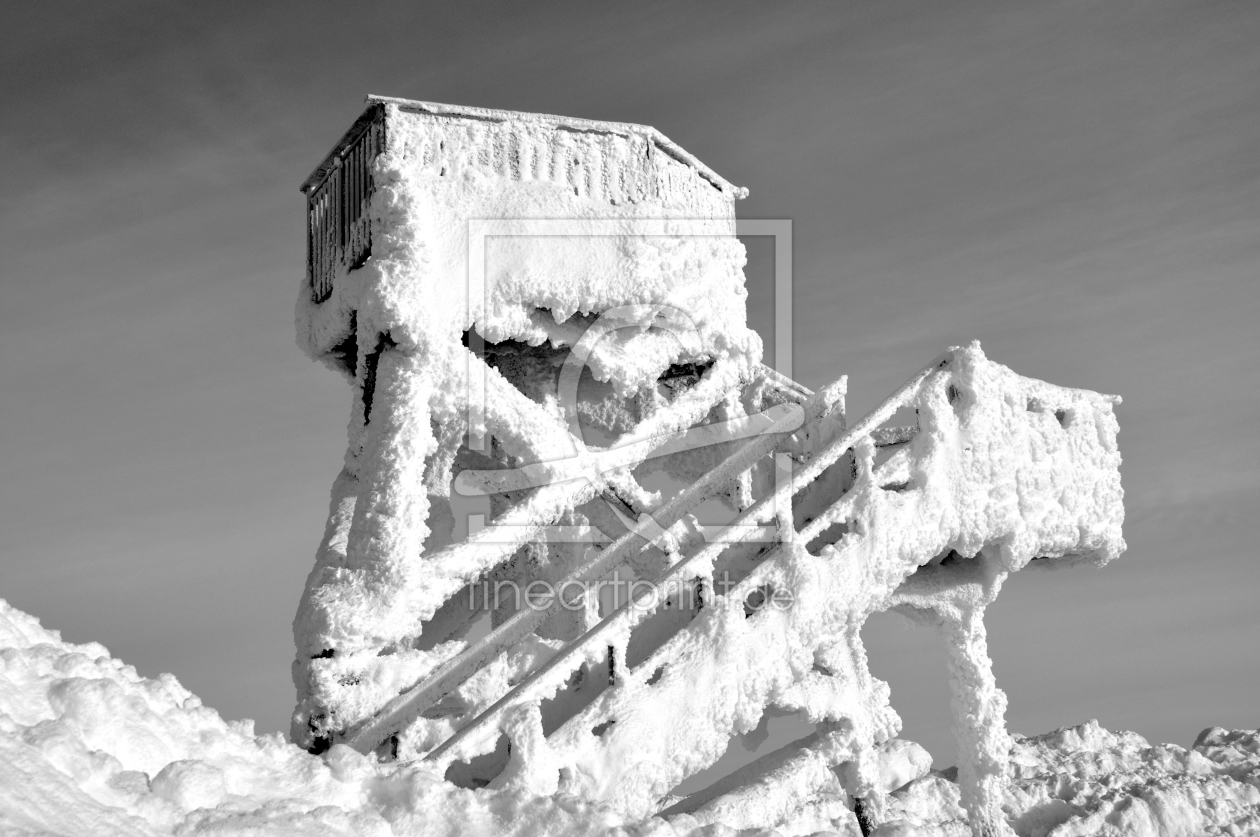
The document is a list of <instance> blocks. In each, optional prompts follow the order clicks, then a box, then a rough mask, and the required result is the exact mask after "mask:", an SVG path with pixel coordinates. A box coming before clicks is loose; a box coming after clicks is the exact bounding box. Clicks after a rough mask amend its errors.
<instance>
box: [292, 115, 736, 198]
mask: <svg viewBox="0 0 1260 837" xmlns="http://www.w3.org/2000/svg"><path fill="white" fill-rule="evenodd" d="M367 102H368V106H367V108H366V109H365V110H364V111H363V113H362V114H360V115H359V118H358V119H356V120H355V122H354V124H353V125H352V126H351V127H350V130H348V131H346V133H345V134H344V135H343V136H342V138H341V140H340V141H339V142H338V143H337V145H336V146H335V147H334V148H333V150H332V151H330V152H329V153H328V156H327V157H325V158H324V160H323V161H322V162H321V163H320V164H319V165H318V166H316V168H315V170H314V171H313V172H311V175H310V176H309V177H308V178H306V180H305V181H303V183H302V191H303V192H308V191H310V189H311V188H313V187H314V186H316V185H318V184H319V183H321V182H323V180H324V179H325V178H326V177H327V176H328V173H329V171H331V170H332V168H333V166H334V160H336V159H337V157H338V155H340V153H341V152H342V151H343V150H344V149H345V148H347V147H348V146H350V145H351V144H352V143H353V142H354V141H355V140H356V139H358V137H359V135H360V134H361V133H363V131H364V130H365V129H366V128H367V126H368V125H369V124H371V123H372V122H373V121H375V120H376V119H377V118H378V116H379V113H380V110H381V108H382V107H383V106H384V105H395V106H397V107H398V109H399V110H402V111H406V112H411V113H425V114H429V115H432V116H448V117H456V118H462V119H478V120H482V121H486V122H526V123H532V124H535V125H543V126H547V127H551V128H554V129H556V130H559V131H573V132H576V133H592V134H612V135H616V136H634V135H637V136H641V137H644V138H645V139H647V140H648V141H650V142H652V143H653V144H654V145H655V146H656V147H657V148H659V149H660V150H661V151H662V152H664V153H666V154H668V155H669V156H671V157H673V158H674V159H676V160H678V161H679V162H680V163H683V164H684V165H686V166H688V167H690V168H692V169H694V170H695V172H696V173H697V174H699V175H700V176H701V177H703V178H704V179H705V180H707V181H709V182H710V183H712V184H713V186H714V187H715V188H717V189H718V190H719V191H721V192H723V193H724V194H726V195H729V196H730V197H731V199H733V200H741V199H743V198H745V197H747V196H748V190H747V189H746V188H744V187H742V186H735V185H734V184H732V183H731V182H730V181H728V180H727V179H726V178H724V177H722V176H721V175H719V174H718V173H717V172H715V171H713V169H711V168H709V167H708V166H706V165H705V164H704V163H702V162H700V160H699V159H697V158H696V156H695V155H694V154H692V153H691V152H689V151H687V150H686V149H685V148H683V147H682V146H681V145H679V144H678V143H676V142H674V141H673V140H671V139H670V138H669V137H667V136H665V135H664V134H662V133H661V132H660V131H658V130H657V129H656V128H653V127H652V126H650V125H636V124H634V123H632V122H605V121H602V120H595V119H580V118H577V117H573V116H554V115H552V114H546V113H527V112H525V111H515V110H500V109H493V108H478V107H469V106H467V105H445V104H441V103H439V102H424V101H419V100H416V99H399V98H395V97H392V96H375V95H369V96H368V97H367Z"/></svg>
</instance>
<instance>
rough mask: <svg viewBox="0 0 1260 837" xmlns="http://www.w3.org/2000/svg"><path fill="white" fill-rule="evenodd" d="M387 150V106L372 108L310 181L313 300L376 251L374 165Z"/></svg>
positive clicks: (309, 246) (305, 187) (308, 246)
mask: <svg viewBox="0 0 1260 837" xmlns="http://www.w3.org/2000/svg"><path fill="white" fill-rule="evenodd" d="M384 148H385V120H384V108H382V107H380V106H377V107H373V108H369V109H368V110H367V111H366V112H365V113H364V114H363V116H361V117H360V118H359V120H358V121H357V122H356V123H355V124H354V126H353V127H352V128H351V129H350V130H349V131H348V132H347V133H346V135H345V137H343V138H342V141H341V142H340V143H338V145H337V147H336V148H335V149H334V150H333V152H332V153H331V154H329V155H328V157H327V158H326V159H325V160H324V162H323V163H322V164H321V165H320V167H319V168H318V169H316V170H315V173H314V174H312V175H311V176H310V178H308V179H307V181H306V183H305V185H303V187H302V191H304V192H305V193H306V278H307V281H308V282H309V283H310V287H311V298H312V299H313V300H314V301H315V302H323V301H324V300H326V299H327V298H328V296H329V295H330V294H331V293H332V285H333V278H334V277H335V276H336V275H337V271H338V269H339V268H344V269H346V270H353V269H354V268H356V267H358V266H360V265H361V264H363V262H364V261H366V260H367V257H368V256H369V255H371V252H372V223H371V218H370V217H369V216H368V214H367V205H368V201H369V199H370V198H371V196H372V190H373V182H372V164H373V162H374V161H375V160H376V155H377V154H379V153H380V152H381V151H383V150H384Z"/></svg>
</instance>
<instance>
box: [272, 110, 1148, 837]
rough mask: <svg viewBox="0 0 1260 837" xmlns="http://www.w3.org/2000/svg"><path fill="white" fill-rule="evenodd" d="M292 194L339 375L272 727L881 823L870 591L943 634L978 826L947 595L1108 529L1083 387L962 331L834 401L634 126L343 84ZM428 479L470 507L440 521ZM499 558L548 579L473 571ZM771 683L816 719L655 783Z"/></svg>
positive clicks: (491, 766)
mask: <svg viewBox="0 0 1260 837" xmlns="http://www.w3.org/2000/svg"><path fill="white" fill-rule="evenodd" d="M305 189H306V192H307V195H308V202H309V213H308V217H309V218H310V242H309V243H310V254H311V255H310V259H309V262H308V271H307V277H306V281H305V282H304V284H303V288H302V293H301V296H300V298H299V302H298V331H299V340H300V342H301V344H302V345H303V347H304V348H305V349H306V350H307V351H308V353H310V354H311V355H312V356H314V357H316V358H319V359H321V360H324V361H326V362H328V363H329V364H330V365H332V366H334V367H336V368H338V369H341V370H342V371H344V372H345V373H346V374H347V376H348V377H350V378H351V379H352V381H353V393H354V394H353V399H352V418H351V422H350V434H349V436H350V438H349V445H348V450H347V455H346V465H345V469H344V470H343V472H342V474H341V475H340V476H339V477H338V478H337V480H336V482H335V483H334V488H333V500H332V508H331V511H330V515H329V521H328V526H327V529H326V532H325V536H324V540H323V543H322V545H321V547H320V552H319V555H318V558H317V562H316V566H315V569H314V570H313V571H312V574H311V576H310V579H309V581H308V583H307V587H306V591H305V593H304V595H303V598H302V603H301V606H300V609H299V613H298V617H297V619H296V621H295V635H296V639H297V652H298V654H297V660H296V661H295V664H294V676H295V682H296V683H297V687H298V692H299V704H298V708H297V711H296V713H295V720H294V730H293V732H294V738H295V740H297V741H298V742H299V743H300V744H302V745H303V746H306V747H309V748H311V749H313V750H316V751H319V750H322V749H325V748H327V747H329V746H332V745H334V744H336V743H348V744H350V745H351V746H353V747H355V748H356V749H358V750H360V751H361V752H365V753H366V752H376V753H377V754H378V755H380V756H381V757H383V758H396V759H399V760H402V761H415V760H423V764H425V765H427V766H428V768H426V769H434V770H438V771H439V772H441V774H442V775H445V776H446V777H447V778H448V779H450V780H451V781H453V782H456V783H458V784H461V785H463V786H465V787H480V786H484V785H487V784H488V785H489V786H490V787H491V788H494V789H501V790H508V791H514V792H519V793H525V794H533V795H538V796H551V795H554V794H561V795H565V796H575V797H578V798H581V799H585V800H587V801H589V802H591V803H593V804H594V803H598V804H601V805H607V806H611V808H612V809H614V810H616V811H619V812H621V813H622V815H624V816H627V817H630V818H635V819H639V818H645V817H650V816H652V815H653V814H657V813H659V814H661V815H662V816H667V817H673V818H677V819H678V821H679V822H682V821H684V818H685V821H686V822H688V823H692V824H695V825H700V824H703V823H707V822H708V823H718V822H721V823H724V824H725V825H728V826H733V827H750V826H758V827H768V826H781V827H783V828H785V829H787V830H788V831H800V832H802V833H808V831H809V830H817V829H820V828H842V827H843V828H849V827H850V826H852V827H853V828H857V827H859V824H860V826H861V828H862V829H863V830H869V829H870V828H873V827H875V826H878V825H880V824H881V823H884V824H887V825H888V827H890V828H891V827H892V823H893V821H894V820H897V819H898V818H899V817H898V816H897V812H898V811H899V810H900V809H899V808H898V805H903V807H904V804H903V803H901V802H898V801H897V800H896V799H895V798H893V797H890V796H889V793H890V792H891V791H894V790H897V789H898V788H902V787H903V786H906V785H907V782H910V783H911V784H913V782H914V781H919V782H922V781H924V779H925V775H926V772H927V768H928V766H929V765H930V760H927V761H925V759H924V754H923V753H922V751H921V750H916V749H915V748H914V746H913V745H909V744H908V743H906V742H899V741H898V740H897V739H896V735H897V732H898V731H899V729H900V720H899V719H898V717H897V715H896V713H895V712H894V711H893V709H892V706H891V704H890V701H889V697H890V696H889V693H888V688H887V686H886V684H884V683H882V682H880V681H878V680H876V679H875V678H874V677H872V676H871V674H870V672H869V670H868V668H867V664H866V656H865V651H864V649H863V647H862V642H861V636H860V631H861V627H862V625H863V623H864V622H865V620H866V619H867V618H868V617H869V616H870V615H871V614H872V613H875V612H878V611H883V610H888V609H896V610H898V611H899V612H901V613H904V614H906V615H908V616H910V617H911V618H913V619H916V620H919V621H921V622H924V623H927V624H931V625H933V626H935V627H936V628H937V629H938V630H940V631H942V632H943V633H944V634H945V635H946V637H947V639H948V642H947V646H948V647H949V649H950V655H951V657H950V660H949V666H950V676H951V683H952V685H953V692H954V695H953V699H954V711H955V718H956V721H955V729H956V732H957V736H958V740H959V744H960V753H961V756H962V763H961V764H960V766H959V775H958V782H959V785H958V787H959V788H960V795H959V796H958V797H957V798H958V800H960V803H961V805H962V806H963V807H964V808H965V809H966V811H967V815H968V817H969V821H970V824H971V825H970V827H971V829H972V830H973V831H974V832H975V833H977V834H1000V833H1007V832H1009V829H1010V823H1009V822H1008V816H1007V813H1008V812H1004V806H1007V808H1008V809H1009V805H1007V802H1006V800H1007V795H1008V794H1009V793H1010V788H1011V786H1010V780H1011V776H1012V773H1011V771H1010V767H1009V763H1008V755H1009V753H1010V752H1011V746H1012V742H1011V739H1010V737H1009V736H1008V735H1007V733H1006V731H1005V727H1004V723H1003V713H1004V709H1005V697H1004V696H1003V694H1002V692H1001V691H1000V689H998V687H997V685H996V683H995V682H994V678H993V674H992V671H991V669H990V665H989V659H988V654H987V651H986V647H985V630H984V623H983V614H984V609H985V607H986V606H987V605H988V604H989V603H990V602H991V601H992V600H993V599H994V597H995V596H996V595H997V594H998V591H999V590H1000V588H1001V585H1002V582H1003V580H1004V579H1005V578H1006V576H1007V575H1008V574H1009V573H1011V572H1014V571H1017V570H1020V569H1022V568H1023V567H1025V566H1026V565H1028V564H1029V563H1030V562H1033V561H1042V560H1044V561H1048V562H1062V561H1076V562H1090V563H1095V564H1101V563H1105V562H1106V561H1108V560H1110V559H1111V558H1113V557H1115V556H1116V555H1118V554H1119V553H1120V552H1121V551H1122V550H1123V548H1124V542H1123V539H1122V537H1121V531H1120V526H1121V521H1122V518H1123V505H1122V491H1121V488H1120V477H1119V463H1120V455H1119V452H1118V449H1117V447H1116V433H1117V425H1116V420H1115V417H1114V413H1113V408H1114V405H1115V404H1116V403H1118V400H1119V399H1118V398H1115V397H1111V396H1102V395H1097V394H1095V393H1091V392H1086V391H1082V390H1072V389H1065V388H1062V387H1056V386H1053V385H1050V384H1046V383H1043V382H1040V381H1034V380H1030V379H1027V378H1022V377H1020V376H1018V375H1016V374H1015V373H1013V372H1011V371H1010V370H1008V369H1006V368H1005V367H1002V366H1000V365H998V364H996V363H994V362H992V361H990V360H988V359H987V358H986V357H985V355H984V353H983V352H982V351H981V349H980V347H979V345H978V344H973V345H971V346H968V347H960V348H954V349H950V350H949V351H948V352H946V353H945V354H944V355H942V356H941V357H940V358H938V359H936V360H934V361H933V362H932V363H931V364H929V365H928V366H927V367H925V368H924V369H923V370H922V371H921V372H919V373H918V374H917V375H915V376H914V377H912V378H911V379H910V380H909V381H908V382H907V383H906V384H905V385H904V386H903V387H902V388H900V389H899V390H898V391H897V392H896V393H894V395H893V396H891V397H890V398H889V399H888V400H887V401H885V402H884V403H883V404H881V405H880V406H879V407H878V408H877V409H876V410H874V411H873V412H872V413H871V414H869V415H867V416H866V417H864V418H862V419H860V420H859V421H856V422H852V423H850V421H849V419H848V418H847V417H846V415H845V410H844V379H843V378H842V379H840V380H839V381H837V382H836V383H834V384H832V385H830V386H828V387H825V388H823V389H822V390H820V391H819V392H816V393H815V392H811V391H809V390H808V389H806V388H804V387H802V386H800V385H798V384H796V383H794V382H792V381H791V380H788V379H786V378H784V377H783V376H781V375H778V374H776V373H774V372H773V371H772V370H769V369H767V368H766V367H764V366H763V365H762V364H761V363H760V359H761V358H760V352H761V345H760V341H759V340H758V338H757V336H756V335H755V334H754V333H753V332H751V331H750V330H749V329H748V327H747V325H746V322H745V316H744V298H745V292H744V288H743V276H742V265H743V250H742V247H741V245H740V244H739V242H738V240H737V239H736V238H735V237H734V232H735V230H734V201H735V200H736V199H737V198H738V197H740V196H741V192H740V190H738V189H736V188H735V187H732V186H731V185H730V184H728V183H727V182H726V181H725V180H723V179H722V178H720V177H718V176H717V175H716V174H714V173H713V172H711V171H709V170H708V169H707V168H705V167H704V166H703V165H702V164H701V163H699V162H698V161H696V160H695V159H694V158H693V157H691V156H690V155H688V154H687V153H686V152H684V151H683V150H682V149H680V148H678V147H677V146H675V145H674V144H672V143H670V142H669V141H668V140H667V139H665V138H664V137H663V136H661V135H660V134H659V133H657V132H655V131H654V130H652V129H649V128H644V127H641V126H632V125H621V124H614V123H592V122H585V121H581V120H568V119H561V118H558V117H543V116H537V115H531V114H518V113H509V112H502V111H482V110H477V109H468V108H451V107H448V106H441V105H432V104H427V103H418V102H403V101H398V100H373V101H372V104H371V106H370V107H369V109H368V111H367V112H366V113H365V114H364V117H363V118H361V120H360V121H359V122H358V123H356V125H355V127H354V128H353V129H352V130H351V132H350V133H349V134H347V136H346V138H345V139H343V141H342V143H340V144H339V145H338V147H337V149H335V150H334V153H333V154H332V155H331V156H330V157H329V159H328V160H327V161H325V163H324V164H323V165H322V166H321V167H320V168H319V169H318V170H317V171H316V173H315V174H314V175H312V178H311V180H309V181H308V183H307V185H306V187H305ZM905 417H912V423H906V422H907V421H910V419H907V418H905ZM897 419H900V420H901V422H902V423H901V424H899V425H898V424H895V423H894V422H895V420H897ZM453 491H454V492H455V493H456V494H458V493H460V492H464V493H474V494H475V493H479V492H481V493H486V494H489V495H491V498H490V516H491V520H490V525H488V526H485V527H484V528H482V529H480V530H474V531H473V532H472V534H470V535H468V536H467V537H460V538H457V537H456V535H455V533H456V532H457V531H458V527H457V525H456V520H455V516H456V513H457V512H458V511H459V502H458V500H455V501H454V502H453V498H454V497H455V496H456V495H453V493H452V492H453ZM715 507H721V508H725V509H726V511H725V512H724V513H723V514H724V515H725V517H724V518H722V519H721V521H720V523H719V524H718V525H713V523H712V518H711V517H710V518H706V517H705V514H710V515H711V514H712V512H713V509H714V508H715ZM474 528H475V527H474ZM614 571H616V572H620V573H627V574H630V575H631V576H632V577H633V578H634V579H635V580H636V582H637V583H636V585H635V586H634V587H632V588H631V596H632V600H630V601H628V602H626V603H624V604H623V605H621V606H620V607H616V608H614V607H610V606H608V604H607V603H606V602H605V603H603V605H601V603H600V601H599V600H598V597H597V596H595V595H593V594H590V592H589V590H590V585H591V584H594V583H597V582H599V581H600V580H601V579H607V578H608V576H609V574H610V573H613V572H614ZM531 583H539V584H545V585H547V589H549V590H556V591H559V592H558V594H556V595H552V596H551V597H550V599H548V600H546V601H543V602H541V603H539V602H536V601H533V600H526V598H525V597H524V596H517V597H514V598H512V599H511V600H510V601H506V602H505V601H502V600H497V599H496V600H491V597H490V596H489V592H488V591H490V590H492V589H494V590H497V589H500V587H501V586H503V585H508V586H513V589H516V590H521V589H526V590H528V589H531V588H530V587H529V585H530V584H531ZM583 590H585V591H587V594H586V597H585V600H582V599H581V598H580V597H581V595H582V591H583ZM574 591H576V592H574ZM772 604H774V605H776V606H771V605H772ZM487 611H490V612H491V625H490V630H489V633H485V634H483V633H480V631H479V619H480V617H481V616H482V615H483V614H484V613H485V612H487ZM776 712H778V713H782V712H795V713H799V714H800V715H801V716H803V717H805V718H808V720H809V721H811V722H812V723H814V724H815V725H816V728H817V731H816V732H815V733H814V734H813V735H812V736H810V737H809V738H807V739H803V740H801V741H798V742H795V743H794V744H792V745H790V746H789V747H787V748H784V749H783V750H781V751H779V752H777V753H774V754H771V755H769V756H766V757H765V758H763V759H761V760H760V761H758V762H757V763H755V764H754V765H751V766H749V767H748V768H745V769H744V770H742V771H740V772H739V773H738V774H735V775H733V776H731V777H727V778H726V779H724V780H722V781H721V782H720V783H719V784H718V785H715V786H714V787H712V788H710V789H708V790H706V791H701V792H699V793H696V794H692V795H690V796H687V797H684V798H679V797H677V796H674V795H673V791H674V789H675V788H676V786H678V785H679V783H681V782H682V781H683V780H685V779H687V778H688V777H689V776H692V775H694V774H695V773H697V772H698V771H700V770H702V769H704V768H706V767H708V766H709V765H711V764H713V763H714V762H715V761H716V760H717V759H718V758H719V757H720V756H721V755H722V753H723V752H724V751H725V749H726V747H727V744H728V743H729V741H730V740H731V738H732V737H734V736H738V735H749V736H754V737H755V736H756V735H757V730H758V728H759V725H760V724H761V723H762V720H763V718H765V717H766V716H767V713H776ZM855 809H856V812H855Z"/></svg>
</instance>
